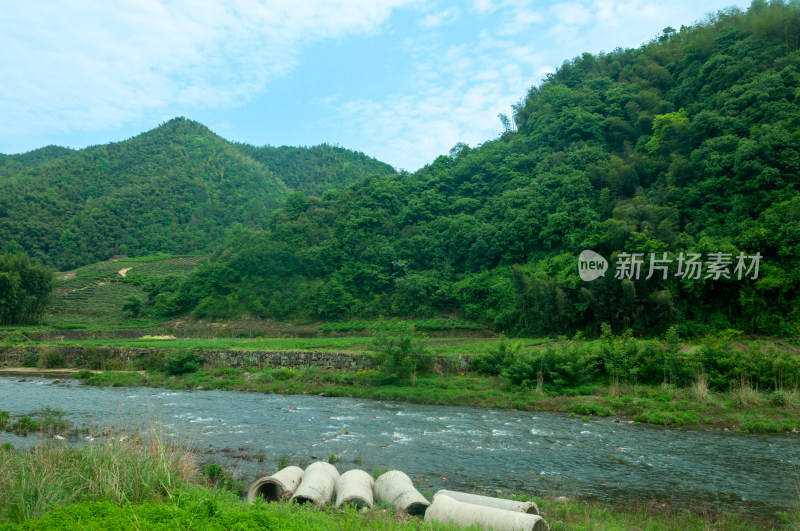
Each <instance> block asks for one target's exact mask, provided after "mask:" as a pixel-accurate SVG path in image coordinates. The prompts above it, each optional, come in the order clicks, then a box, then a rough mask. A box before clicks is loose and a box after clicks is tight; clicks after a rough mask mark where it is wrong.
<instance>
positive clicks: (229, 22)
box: [0, 0, 411, 145]
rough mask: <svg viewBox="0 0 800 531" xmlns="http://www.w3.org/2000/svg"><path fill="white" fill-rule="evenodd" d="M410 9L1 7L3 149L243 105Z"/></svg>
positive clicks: (399, 0)
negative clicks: (306, 60)
mask: <svg viewBox="0 0 800 531" xmlns="http://www.w3.org/2000/svg"><path fill="white" fill-rule="evenodd" d="M409 3H411V2H410V0H384V1H380V2H379V1H375V0H348V1H347V2H339V1H337V0H313V1H294V0H234V1H232V2H225V3H222V2H215V1H211V0H204V1H203V0H201V1H197V0H175V1H171V0H120V1H115V2H107V1H104V0H81V1H80V2H68V1H66V0H63V1H58V0H50V1H48V0H29V1H26V2H3V3H2V5H1V6H0V49H2V50H3V53H2V54H0V78H2V80H3V81H2V83H0V115H2V116H3V118H4V119H3V120H2V121H1V122H0V145H2V144H1V143H2V142H3V139H4V138H9V137H12V136H13V135H17V134H20V133H27V134H36V133H41V132H53V131H62V132H65V131H76V130H102V129H109V128H112V127H119V126H121V125H123V124H126V123H130V122H132V121H141V120H142V119H143V118H145V117H146V116H155V115H159V113H160V112H163V110H164V109H166V108H167V106H179V107H183V108H193V107H204V108H215V107H216V108H219V107H225V106H230V105H237V104H241V103H242V102H244V101H247V100H248V99H249V98H251V97H253V96H254V95H255V94H257V93H259V92H262V91H263V90H264V88H265V86H266V84H267V83H268V81H269V80H270V79H273V78H274V77H276V76H282V75H285V74H286V73H287V72H288V71H290V70H291V69H292V68H293V67H294V66H295V64H296V62H297V60H298V55H299V53H300V51H301V50H302V49H303V47H304V46H306V45H308V44H310V43H312V42H315V41H319V40H322V39H329V38H335V37H339V36H342V35H347V34H365V35H370V34H374V33H375V32H377V31H378V30H379V29H380V28H381V26H382V25H383V24H384V23H385V22H386V21H387V20H388V19H389V17H390V15H391V12H392V10H393V9H394V8H396V7H399V6H402V5H405V4H409Z"/></svg>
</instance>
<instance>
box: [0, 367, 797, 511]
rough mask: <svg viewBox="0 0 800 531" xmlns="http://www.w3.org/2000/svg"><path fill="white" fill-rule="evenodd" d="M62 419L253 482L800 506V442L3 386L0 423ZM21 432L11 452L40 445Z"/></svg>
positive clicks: (362, 405) (344, 405)
mask: <svg viewBox="0 0 800 531" xmlns="http://www.w3.org/2000/svg"><path fill="white" fill-rule="evenodd" d="M45 406H49V407H57V408H59V409H61V410H62V411H64V412H65V413H66V414H67V417H68V419H69V420H70V421H71V422H72V423H73V425H93V426H99V427H100V429H102V426H106V425H127V426H133V425H137V424H138V425H141V426H144V427H147V426H148V425H149V424H150V423H151V422H152V421H153V420H156V421H158V422H159V423H160V425H161V426H162V428H163V430H164V431H165V433H166V434H167V435H168V436H170V437H179V438H182V439H188V440H190V441H192V442H193V443H194V444H196V445H197V447H198V448H199V449H200V450H201V451H202V452H204V454H205V455H204V459H207V460H208V461H214V462H218V463H221V464H224V465H226V466H227V467H229V468H230V469H233V470H235V471H236V474H237V475H238V476H240V477H243V478H244V479H245V481H246V482H249V481H250V480H252V479H253V478H254V477H255V476H261V475H267V474H270V473H272V472H274V471H275V470H276V468H277V458H278V456H280V455H282V454H286V455H288V456H289V460H290V462H291V463H292V464H300V465H301V466H302V465H303V464H306V463H308V462H310V461H313V460H315V459H324V460H327V459H328V457H329V456H330V455H336V456H338V457H339V458H340V461H339V462H337V463H336V464H337V467H338V468H339V469H340V471H344V470H346V469H349V468H356V467H358V468H362V469H364V470H367V471H368V472H369V471H372V470H375V469H379V468H397V469H400V470H403V471H405V472H406V473H407V474H409V475H410V476H411V477H412V478H413V479H414V481H415V483H416V484H417V486H418V488H419V489H420V490H430V491H436V490H438V489H439V488H451V489H464V490H473V489H476V488H478V489H486V490H492V491H494V490H502V491H503V492H504V493H510V492H513V493H519V494H528V495H531V494H533V495H565V496H569V497H573V496H575V497H579V498H582V499H598V500H602V501H606V502H611V503H615V504H619V503H628V502H653V501H656V502H658V503H666V504H670V505H673V506H675V507H678V508H685V507H699V508H708V509H711V510H720V509H721V510H729V511H739V512H746V513H749V514H752V515H756V516H773V515H774V513H775V511H779V510H786V508H787V507H789V506H792V505H796V504H797V503H798V491H797V488H798V481H800V479H799V478H800V444H798V443H800V437H799V436H798V435H793V434H789V435H757V434H746V433H733V432H730V433H729V432H724V431H716V430H715V431H711V430H683V429H669V428H660V427H654V426H647V425H640V424H628V423H626V422H625V421H619V420H615V419H600V420H592V421H591V422H583V421H582V420H581V419H580V418H571V417H569V416H567V415H561V414H555V413H553V414H548V413H531V412H521V411H507V410H492V409H480V408H471V407H454V406H427V405H417V404H406V403H397V402H379V401H371V400H356V399H349V398H326V397H318V396H308V395H292V396H284V395H264V394H256V393H240V392H230V391H169V390H164V389H152V388H95V387H88V386H83V385H81V384H80V383H78V382H75V381H66V382H63V383H58V384H54V383H52V381H51V380H49V379H43V378H29V379H27V380H26V381H19V380H18V379H16V378H8V377H0V410H5V411H9V412H10V413H11V414H12V415H22V414H29V415H30V414H32V413H35V412H36V410H37V409H39V408H40V407H45ZM36 440H38V437H27V438H19V437H16V436H13V435H10V434H8V433H3V434H1V435H0V441H11V442H13V443H14V444H15V445H24V444H32V443H34V442H36Z"/></svg>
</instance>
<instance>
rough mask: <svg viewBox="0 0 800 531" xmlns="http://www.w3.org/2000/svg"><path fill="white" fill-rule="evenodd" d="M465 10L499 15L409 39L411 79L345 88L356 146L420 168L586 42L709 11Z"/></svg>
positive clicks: (639, 33)
mask: <svg viewBox="0 0 800 531" xmlns="http://www.w3.org/2000/svg"><path fill="white" fill-rule="evenodd" d="M730 1H731V0H709V2H712V3H713V4H718V5H712V4H711V3H706V4H704V6H703V9H707V10H708V9H715V8H716V9H720V8H722V7H724V6H725V5H727V4H728V3H729V2H730ZM733 1H736V2H739V3H745V4H746V3H747V2H748V1H749V0H733ZM469 14H471V15H473V16H476V17H484V16H485V15H491V16H493V17H496V18H495V22H494V26H493V27H490V28H483V29H482V30H481V31H480V32H479V34H478V36H477V38H475V39H474V41H471V42H463V43H459V44H450V45H449V46H446V47H442V45H441V44H440V43H439V42H438V41H436V40H433V39H408V40H407V41H406V45H407V46H408V47H409V48H408V49H413V53H414V54H415V56H416V57H418V58H419V63H418V64H417V66H416V70H415V72H414V73H413V75H411V76H410V77H411V81H409V83H408V86H406V87H402V88H401V89H398V90H396V91H395V92H394V93H391V94H389V95H387V97H386V98H383V99H378V100H364V99H351V100H350V101H347V99H346V97H345V98H343V100H342V102H341V107H340V118H339V120H338V123H342V124H347V125H346V126H345V127H351V128H352V131H351V133H352V136H353V137H354V138H355V137H358V138H361V139H362V140H361V145H360V146H358V148H359V149H361V150H363V151H365V152H367V153H369V154H370V155H372V156H375V157H377V158H379V159H381V160H385V161H387V162H389V163H390V164H393V165H395V166H396V167H398V168H405V169H408V170H414V169H417V168H419V167H421V166H423V165H425V164H427V163H430V162H431V161H433V160H434V159H435V158H436V157H437V156H439V155H442V154H446V153H448V151H449V150H450V148H451V147H452V146H454V145H455V144H456V143H457V142H466V143H468V144H470V145H473V146H474V145H475V144H479V143H482V142H485V141H486V140H490V139H491V138H493V137H496V136H497V135H498V134H499V133H501V132H502V126H501V124H500V122H499V120H498V119H497V114H498V113H504V114H507V115H510V114H511V105H513V104H515V103H517V102H518V101H519V100H520V99H521V98H523V97H524V96H525V95H526V93H527V91H528V89H529V88H530V87H531V86H532V85H535V84H538V83H539V82H540V81H541V80H542V79H543V78H544V76H546V75H547V74H549V73H552V72H554V71H555V65H560V64H562V63H563V62H564V61H565V60H568V59H571V58H573V57H575V56H577V55H579V54H581V53H583V52H586V51H588V52H590V53H597V52H600V51H603V50H605V51H610V50H613V49H614V48H616V47H623V48H624V47H636V46H639V45H640V44H642V43H644V42H646V41H648V40H650V39H652V38H653V37H655V36H656V35H657V34H658V33H659V32H660V31H661V29H662V28H664V27H666V26H668V25H672V26H673V27H676V28H678V27H680V25H681V24H692V23H694V22H695V21H696V20H698V19H700V18H701V17H703V15H704V14H705V13H703V12H700V11H698V6H697V5H696V3H695V2H693V1H692V0H676V1H674V2H672V3H670V4H666V3H663V2H660V1H655V0H625V1H622V0H586V1H583V2H580V1H572V2H558V3H553V4H551V5H550V6H549V7H548V6H542V2H537V3H532V2H530V1H527V0H506V1H494V2H493V1H491V0H475V1H474V3H473V6H472V9H471V11H470V13H469ZM464 18H466V17H464ZM460 22H461V21H460ZM465 22H466V21H465ZM437 46H438V47H437Z"/></svg>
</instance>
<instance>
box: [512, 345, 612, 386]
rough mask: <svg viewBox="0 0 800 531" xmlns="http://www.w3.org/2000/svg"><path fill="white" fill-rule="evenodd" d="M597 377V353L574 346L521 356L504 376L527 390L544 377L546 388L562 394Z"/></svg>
mask: <svg viewBox="0 0 800 531" xmlns="http://www.w3.org/2000/svg"><path fill="white" fill-rule="evenodd" d="M597 373H598V359H597V355H596V354H595V353H594V351H592V349H591V348H589V347H588V346H587V345H582V344H572V343H571V344H569V345H566V346H564V347H559V348H553V347H549V348H545V349H543V350H540V351H538V352H534V353H519V354H517V355H516V356H515V357H514V360H513V362H512V364H511V365H510V366H509V367H508V368H507V369H506V370H504V371H503V373H502V374H503V377H504V378H505V379H506V380H508V382H509V383H511V384H513V385H521V386H524V387H535V386H536V385H537V384H538V379H539V375H540V374H541V375H542V379H543V381H544V382H545V384H546V387H548V388H549V389H551V390H553V391H555V392H559V391H561V390H562V389H563V388H566V387H580V386H583V385H585V384H589V383H591V381H592V379H593V378H594V377H595V376H596V375H597Z"/></svg>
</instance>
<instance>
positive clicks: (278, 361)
mask: <svg viewBox="0 0 800 531" xmlns="http://www.w3.org/2000/svg"><path fill="white" fill-rule="evenodd" d="M175 352H177V350H176V349H157V348H128V347H83V346H57V345H11V346H6V347H0V368H3V367H23V366H25V365H26V364H27V365H28V366H31V362H33V361H34V360H35V361H36V363H37V365H38V366H39V367H42V368H54V367H47V365H48V364H47V363H46V360H47V359H48V358H50V359H51V360H53V359H56V360H58V361H61V360H63V363H64V365H65V366H66V367H74V368H81V369H88V368H90V365H91V361H92V360H94V361H95V363H97V360H99V359H102V360H103V363H104V365H105V367H106V368H109V369H134V368H139V367H140V365H139V364H137V363H136V361H137V360H146V359H147V358H151V357H158V356H164V357H167V356H170V355H171V354H174V353H175ZM194 352H195V353H196V354H197V355H198V356H200V357H201V358H202V360H203V361H202V366H204V367H209V368H213V367H236V368H248V367H253V368H264V367H274V368H279V367H302V366H306V365H309V366H314V367H320V368H326V369H347V370H359V369H369V368H372V367H374V366H375V361H374V360H373V359H372V358H371V357H370V356H368V355H366V354H356V353H349V352H328V351H309V350H280V351H267V350H195V351H194ZM433 361H434V363H435V364H439V365H440V366H450V368H451V369H453V370H460V371H465V370H468V369H469V367H470V358H469V356H458V357H450V356H447V357H445V356H437V357H435V358H434V360H433ZM26 362H27V363H26Z"/></svg>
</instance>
